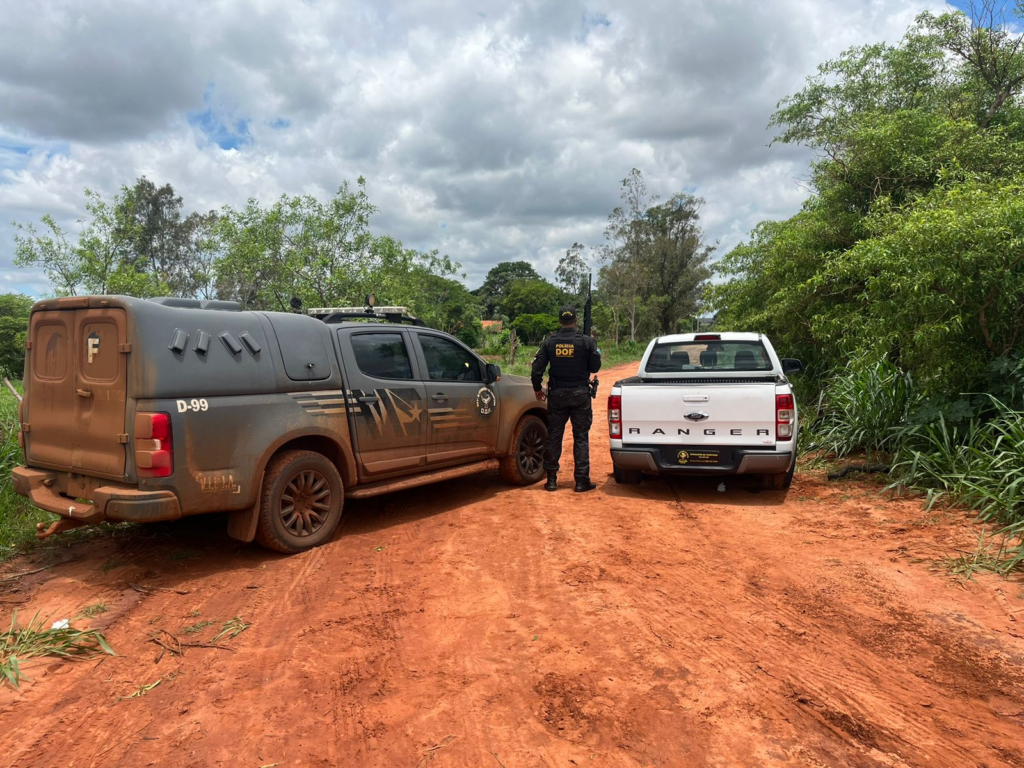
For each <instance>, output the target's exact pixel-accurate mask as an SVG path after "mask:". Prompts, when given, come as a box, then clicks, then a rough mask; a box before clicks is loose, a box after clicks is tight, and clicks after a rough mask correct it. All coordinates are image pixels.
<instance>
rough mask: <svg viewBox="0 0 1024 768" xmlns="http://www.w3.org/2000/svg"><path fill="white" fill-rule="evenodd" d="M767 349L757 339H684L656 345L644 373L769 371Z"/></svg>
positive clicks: (769, 361)
mask: <svg viewBox="0 0 1024 768" xmlns="http://www.w3.org/2000/svg"><path fill="white" fill-rule="evenodd" d="M771 369H772V363H771V360H770V359H769V357H768V351H767V350H766V349H765V348H764V344H762V343H761V342H760V341H684V342H678V343H675V344H658V345H656V346H655V347H654V349H653V350H651V356H650V357H649V358H648V359H647V367H646V368H645V369H644V371H645V372H646V373H684V372H689V371H770V370H771Z"/></svg>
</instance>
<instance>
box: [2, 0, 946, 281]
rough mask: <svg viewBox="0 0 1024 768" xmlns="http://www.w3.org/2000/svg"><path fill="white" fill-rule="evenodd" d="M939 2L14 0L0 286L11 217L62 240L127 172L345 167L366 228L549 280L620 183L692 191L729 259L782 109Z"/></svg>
mask: <svg viewBox="0 0 1024 768" xmlns="http://www.w3.org/2000/svg"><path fill="white" fill-rule="evenodd" d="M945 8H946V5H945V3H943V2H939V1H936V0H770V2H764V0H700V1H699V2H698V1H696V0H664V1H663V0H651V1H649V2H637V1H634V2H598V1H595V2H577V1H576V0H551V2H540V1H539V0H526V1H525V2H498V1H496V0H493V1H492V0H481V1H480V2H468V1H467V0H431V1H429V2H428V1H426V0H417V1H416V2H404V3H394V2H386V1H383V0H360V1H351V2H336V1H334V0H305V1H302V0H246V1H243V0H202V2H191V0H170V1H165V0H147V2H108V1H107V0H82V1H81V2H65V1H64V0H50V1H49V2H46V3H37V2H31V3H30V2H27V0H7V2H5V3H4V14H3V16H4V18H3V21H2V23H0V291H8V290H18V291H24V292H27V293H30V294H33V295H36V296H39V295H43V294H45V293H46V292H47V291H48V290H49V285H48V283H47V281H46V279H45V276H44V275H42V274H41V273H38V272H32V271H28V270H18V269H16V268H15V267H14V266H13V263H12V262H13V255H14V237H13V229H12V228H11V226H10V222H11V221H12V220H16V221H19V222H29V221H35V220H38V219H39V217H40V216H42V215H43V214H44V213H51V214H53V215H54V216H55V217H56V218H58V220H60V221H62V222H64V223H66V224H67V225H69V226H70V227H71V228H72V229H74V222H75V220H76V219H77V218H78V216H80V215H81V213H82V210H83V202H84V198H83V194H82V191H83V189H84V188H85V187H89V188H91V189H94V190H97V191H100V192H102V193H104V194H105V195H110V194H112V193H113V192H115V191H116V190H117V189H118V187H120V185H122V184H131V183H132V182H133V181H134V180H135V179H136V178H137V177H139V176H141V175H146V176H148V177H149V178H150V179H152V180H153V181H155V182H157V183H161V184H162V183H165V182H170V183H171V184H172V185H173V186H174V188H175V190H177V192H178V193H179V194H181V195H182V196H183V197H184V200H185V204H186V206H187V207H188V209H190V210H196V209H198V210H208V209H210V208H218V207H220V206H222V205H225V204H240V203H242V202H244V201H245V200H246V199H247V198H249V197H257V198H259V199H261V200H263V201H271V200H272V199H273V198H275V197H277V196H278V195H280V194H281V193H288V194H299V193H312V194H315V195H318V196H328V195H329V194H331V193H332V192H333V191H334V190H336V189H337V187H338V186H339V184H340V183H341V182H342V181H344V180H346V179H349V180H354V179H355V178H356V177H358V176H359V175H363V176H365V177H366V179H367V181H368V186H369V191H370V196H371V199H372V201H373V202H374V203H375V204H376V205H377V206H379V208H380V209H381V212H380V213H379V214H378V215H377V216H376V217H375V218H374V220H373V228H374V230H375V231H377V232H379V233H388V234H392V235H395V236H397V237H399V238H400V239H401V240H403V241H404V242H405V244H406V245H407V246H410V247H415V248H420V249H431V248H438V249H440V250H441V251H443V252H447V253H448V254H450V255H451V256H452V257H453V258H455V259H457V260H458V261H460V262H462V264H463V266H464V268H465V271H466V272H467V280H466V282H467V283H468V284H469V286H470V287H475V286H476V285H478V284H479V283H480V282H481V281H482V279H483V276H484V274H485V273H486V272H487V269H488V268H489V267H490V266H493V265H494V264H495V263H497V262H499V261H505V260H509V259H527V260H529V261H531V262H533V263H534V264H535V265H536V266H537V268H538V269H539V270H540V271H541V272H542V273H544V274H548V275H550V274H552V273H553V270H554V266H555V264H556V263H557V260H558V257H559V255H561V253H563V252H564V250H565V249H566V248H567V247H568V246H569V245H570V244H571V243H572V242H573V241H580V242H583V243H585V244H587V245H589V246H595V245H599V244H600V243H601V237H602V236H601V233H602V230H603V227H604V222H605V219H606V217H607V215H608V213H609V211H610V210H611V209H612V208H613V207H614V206H615V205H616V204H617V200H618V198H617V196H618V191H619V190H618V185H619V182H620V180H621V179H622V178H623V177H624V176H625V175H626V174H627V173H628V172H629V170H630V168H633V167H637V168H640V169H641V170H642V171H643V172H644V174H645V176H646V178H647V181H648V186H649V188H650V189H651V191H652V192H654V193H657V194H659V195H661V196H663V197H664V196H669V195H671V194H673V193H674V192H678V191H688V192H694V193H696V194H698V195H702V196H703V197H705V198H706V199H707V207H706V209H705V221H706V225H707V229H708V232H709V234H710V236H711V238H712V239H717V240H720V241H721V250H722V252H724V251H725V250H727V249H728V248H729V247H731V246H732V245H735V244H736V243H737V242H738V241H739V240H740V239H741V238H742V237H743V236H744V235H745V233H747V232H748V231H749V230H750V229H751V228H752V227H753V226H754V225H755V224H756V223H757V222H758V221H760V220H761V219H763V218H779V217H785V216H788V215H790V214H791V213H793V212H794V211H795V210H796V209H797V208H798V207H799V205H800V203H801V201H802V200H803V199H804V197H805V196H806V189H805V187H804V186H803V185H802V180H805V179H806V177H807V162H808V155H807V154H806V153H805V152H804V151H802V150H800V149H798V148H793V147H785V146H775V147H768V146H767V145H768V142H769V139H770V138H771V136H770V134H769V133H768V132H767V130H766V127H765V126H766V123H767V121H768V118H769V116H770V115H771V113H772V111H773V108H774V106H775V104H776V102H777V101H778V100H779V99H780V98H781V97H782V96H784V95H786V94H788V93H791V92H793V91H794V90H796V89H798V88H799V87H800V85H801V83H802V82H803V79H804V78H805V77H806V76H807V75H808V74H810V73H811V72H813V70H814V68H815V66H816V65H817V64H818V63H820V62H822V61H824V60H826V59H828V58H830V57H832V56H834V55H835V54H837V53H839V52H840V51H842V50H843V49H845V48H847V47H849V46H851V45H856V44H860V43H865V42H873V41H877V40H880V39H885V40H890V41H895V40H897V39H899V37H900V36H901V35H902V33H903V31H904V30H905V29H906V27H907V26H908V25H909V24H910V23H911V22H912V21H913V19H914V17H915V15H916V14H918V13H919V12H920V11H922V10H925V9H931V10H936V11H941V10H943V9H945Z"/></svg>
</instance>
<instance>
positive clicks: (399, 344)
mask: <svg viewBox="0 0 1024 768" xmlns="http://www.w3.org/2000/svg"><path fill="white" fill-rule="evenodd" d="M352 351H353V352H355V355H356V365H358V366H359V370H360V371H362V372H363V373H365V374H366V375H367V376H373V377H374V378H375V379H411V378H412V364H411V363H410V362H409V352H408V351H407V350H406V348H405V341H404V340H403V339H402V335H401V334H400V333H357V334H353V335H352Z"/></svg>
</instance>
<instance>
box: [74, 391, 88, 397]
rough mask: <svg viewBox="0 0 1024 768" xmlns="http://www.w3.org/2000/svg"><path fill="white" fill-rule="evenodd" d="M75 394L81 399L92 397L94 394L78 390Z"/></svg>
mask: <svg viewBox="0 0 1024 768" xmlns="http://www.w3.org/2000/svg"><path fill="white" fill-rule="evenodd" d="M75 394H76V395H78V396H79V397H92V392H90V391H89V390H88V389H76V390H75Z"/></svg>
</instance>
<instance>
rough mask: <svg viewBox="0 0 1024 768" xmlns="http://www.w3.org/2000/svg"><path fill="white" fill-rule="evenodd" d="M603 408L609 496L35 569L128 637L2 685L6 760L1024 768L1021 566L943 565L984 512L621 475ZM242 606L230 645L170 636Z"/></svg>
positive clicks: (199, 532)
mask: <svg viewBox="0 0 1024 768" xmlns="http://www.w3.org/2000/svg"><path fill="white" fill-rule="evenodd" d="M625 372H626V368H625V367H623V368H620V369H618V370H617V371H614V372H611V373H609V374H606V375H604V376H602V378H603V379H604V380H605V381H606V382H610V381H612V380H613V378H614V375H615V373H619V374H623V373H625ZM601 402H603V400H602V401H599V403H601ZM603 411H604V409H603V407H599V408H598V409H597V419H596V424H595V427H594V430H593V432H592V442H591V446H592V448H591V450H592V457H593V462H594V478H595V480H597V481H598V483H599V485H600V487H599V490H597V491H596V492H594V493H591V494H589V495H585V496H577V495H575V494H573V493H572V492H571V490H570V488H569V476H570V473H569V472H565V473H564V475H565V480H564V481H563V485H564V486H565V488H564V489H563V490H561V491H560V492H558V493H555V494H551V493H545V492H544V491H543V489H542V488H541V486H540V485H537V486H534V487H531V488H527V489H512V488H509V487H507V486H505V485H503V484H502V482H501V480H500V479H499V478H498V476H497V473H494V474H489V475H484V476H480V477H478V478H472V479H471V480H470V481H469V482H466V481H452V482H449V483H446V484H442V485H438V486H433V487H429V488H426V489H420V490H415V491H409V492H404V493H400V494H396V495H393V496H389V497H384V498H381V499H377V500H372V501H365V502H352V503H350V504H349V505H347V507H346V513H345V514H346V517H345V519H344V521H343V522H342V525H341V529H340V531H339V533H338V535H337V536H336V537H335V538H334V540H333V541H331V542H330V543H329V544H327V545H325V546H323V547H321V548H319V549H317V550H314V551H311V552H308V553H305V554H302V555H298V556H295V557H282V556H279V555H274V554H271V553H269V552H265V551H263V550H261V549H259V548H258V547H256V546H242V545H239V544H238V543H237V542H233V541H231V540H230V539H228V538H227V537H226V535H225V534H224V533H223V530H224V526H225V520H224V519H223V518H221V517H219V516H215V517H207V518H201V519H195V520H189V521H183V522H181V523H177V524H174V525H160V526H150V527H136V528H131V529H128V530H127V531H125V532H122V533H120V534H119V535H116V536H107V537H103V538H97V539H95V540H92V541H89V542H86V543H80V544H76V545H74V546H73V547H70V548H66V549H59V550H50V551H43V552H41V553H38V554H36V555H34V556H33V557H32V558H21V559H20V560H19V561H17V562H14V563H11V564H9V565H8V566H6V568H5V571H6V572H12V571H13V572H20V571H24V570H30V569H31V568H33V567H38V565H34V563H38V564H45V563H47V562H54V561H57V562H58V563H59V564H57V565H55V566H54V567H53V568H52V569H50V570H48V571H44V572H40V573H36V574H31V575H26V576H24V577H22V578H21V579H17V580H14V581H10V582H5V583H4V584H3V585H2V586H0V600H2V601H3V602H2V603H0V618H4V620H6V621H9V619H10V612H11V610H12V609H13V608H18V610H19V611H20V612H21V614H22V615H23V616H24V615H26V614H29V615H30V614H31V613H32V612H34V611H36V610H41V611H43V612H44V613H47V614H49V613H53V614H55V618H59V617H65V616H70V615H74V614H75V613H77V612H78V611H80V610H81V609H82V608H83V607H84V606H86V605H90V604H94V603H96V602H98V601H103V602H105V603H106V605H107V607H108V609H109V610H108V611H107V612H106V613H102V614H100V615H98V616H96V617H95V618H94V619H91V620H90V619H80V620H78V621H76V626H82V627H84V626H95V627H99V628H101V629H102V630H103V631H104V632H105V633H106V635H107V637H108V639H109V640H110V642H111V644H112V645H113V647H114V649H115V650H116V651H117V653H118V654H119V655H118V656H117V657H108V658H104V659H102V660H99V661H98V660H90V661H86V662H82V663H67V662H56V661H51V660H45V661H42V662H37V663H36V664H34V665H32V666H30V667H29V668H28V670H27V672H28V674H29V676H30V677H31V678H32V681H31V682H28V683H24V684H23V685H22V688H21V690H20V691H18V692H16V691H14V690H12V689H11V688H9V687H7V688H5V689H2V690H0V763H3V764H5V765H11V766H26V767H27V766H76V767H77V766H151V765H156V766H197V767H199V766H204V767H205V766H251V768H259V767H260V766H268V765H278V766H282V767H284V766H408V768H414V767H415V766H421V767H422V766H428V765H429V766H431V768H440V767H441V766H488V767H489V768H501V767H502V766H504V768H519V767H520V766H574V765H575V766H591V765H593V766H655V765H657V766H691V765H692V766H705V765H708V766H712V765H713V766H731V765H742V766H758V765H802V766H997V765H1015V766H1024V610H1022V609H1024V595H1022V591H1024V585H1022V584H1021V582H1020V581H1019V580H1018V581H1013V580H1009V581H1007V580H1000V579H997V578H995V577H978V580H977V581H968V582H964V583H962V584H959V583H957V582H955V581H952V580H951V579H950V577H949V576H947V575H946V573H945V572H944V571H943V570H942V569H938V568H936V567H935V566H934V563H935V561H938V560H940V559H942V558H943V557H945V556H948V555H950V554H955V550H956V549H957V548H961V549H964V550H973V548H974V546H975V544H976V541H977V538H976V537H977V533H978V530H979V529H978V528H977V527H976V526H974V525H972V524H971V523H970V520H969V519H968V517H966V516H964V515H959V514H958V515H942V514H937V513H934V512H928V511H926V510H925V509H924V508H923V506H922V504H921V502H920V501H912V500H902V501H891V500H887V499H886V498H885V497H884V496H883V495H882V494H881V493H880V486H879V484H878V483H877V482H876V481H874V480H868V479H864V478H861V479H859V480H847V481H842V482H837V483H828V482H827V481H825V480H824V478H823V477H822V475H821V473H820V472H801V473H798V475H797V479H796V482H795V483H794V485H793V488H792V490H791V491H790V492H789V493H788V495H785V494H782V493H778V492H765V493H751V492H750V491H748V490H746V489H745V488H744V487H743V485H742V484H741V483H739V482H738V481H730V482H727V486H728V488H727V490H726V492H724V493H718V492H717V490H716V485H717V483H715V482H695V481H689V480H677V481H672V482H667V481H664V480H660V479H649V480H645V482H644V484H643V485H641V486H639V487H636V488H632V487H622V486H616V485H615V484H614V482H613V481H612V480H611V478H610V477H609V476H608V473H609V472H610V470H611V465H610V461H609V458H608V448H607V437H606V435H605V431H604V425H603V423H602V419H603ZM569 455H570V456H571V452H570V453H569ZM47 557H48V558H49V559H46V558H47ZM69 558H73V559H70V560H69ZM65 561H66V562H65ZM132 585H135V586H134V587H133V586H132ZM139 589H142V590H143V591H141V592H140V591H138V590H139ZM235 616H240V617H242V618H243V619H244V620H245V621H246V622H249V623H250V624H251V627H250V628H249V629H248V630H246V631H244V632H242V633H241V634H240V635H238V636H237V637H236V638H234V639H231V640H224V641H222V643H223V644H224V645H225V646H227V647H229V648H230V649H231V650H222V649H217V648H187V649H186V650H185V654H184V656H182V657H178V656H174V655H172V654H170V653H167V652H164V654H163V656H162V658H159V660H157V659H158V656H159V654H160V652H161V648H160V647H158V646H157V645H156V644H154V643H152V642H150V641H149V638H150V637H152V636H153V635H154V634H155V633H156V632H157V630H161V629H162V630H167V631H168V632H170V633H172V634H173V635H175V636H177V637H178V638H180V639H181V641H183V642H188V641H191V642H209V641H210V638H211V637H212V636H213V634H214V633H215V632H216V631H217V630H218V629H219V628H220V626H221V624H222V623H223V622H224V621H225V620H228V619H231V618H232V617H235ZM205 621H209V622H212V624H210V625H209V626H206V627H199V631H196V632H194V633H186V632H185V628H186V627H196V626H197V625H200V624H201V623H202V622H205ZM160 637H162V638H163V639H164V640H166V641H167V642H168V643H173V641H172V640H170V639H169V638H168V635H166V634H161V635H160ZM158 680H159V681H160V684H159V685H158V686H156V687H154V688H151V689H150V690H148V692H145V693H144V694H141V695H137V696H136V697H134V698H132V697H131V696H132V694H133V693H136V692H138V691H140V688H142V687H143V686H148V685H150V684H152V683H154V682H155V681H158Z"/></svg>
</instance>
